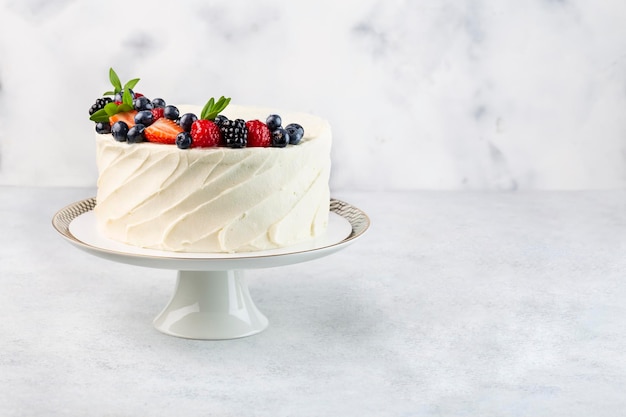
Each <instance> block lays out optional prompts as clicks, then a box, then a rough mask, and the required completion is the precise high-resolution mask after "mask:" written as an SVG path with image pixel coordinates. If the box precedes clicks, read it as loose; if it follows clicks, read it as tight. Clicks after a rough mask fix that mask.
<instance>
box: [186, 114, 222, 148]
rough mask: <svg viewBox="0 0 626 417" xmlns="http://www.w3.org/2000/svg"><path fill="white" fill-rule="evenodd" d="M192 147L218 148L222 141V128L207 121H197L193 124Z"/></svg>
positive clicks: (191, 132)
mask: <svg viewBox="0 0 626 417" xmlns="http://www.w3.org/2000/svg"><path fill="white" fill-rule="evenodd" d="M190 134H191V139H192V140H193V142H192V143H191V147H193V148H209V147H211V146H218V145H219V144H220V141H221V140H222V135H221V134H220V128H219V127H217V125H216V124H215V123H214V122H213V121H211V120H205V119H199V120H196V121H195V122H193V123H192V124H191V131H190Z"/></svg>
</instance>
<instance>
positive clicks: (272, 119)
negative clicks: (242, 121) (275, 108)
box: [265, 114, 283, 132]
mask: <svg viewBox="0 0 626 417" xmlns="http://www.w3.org/2000/svg"><path fill="white" fill-rule="evenodd" d="M282 123H283V120H282V119H281V118H280V116H279V115H277V114H270V115H269V116H267V119H266V120H265V124H266V125H267V127H268V129H269V130H270V132H273V131H275V130H276V129H278V128H279V127H280V125H282Z"/></svg>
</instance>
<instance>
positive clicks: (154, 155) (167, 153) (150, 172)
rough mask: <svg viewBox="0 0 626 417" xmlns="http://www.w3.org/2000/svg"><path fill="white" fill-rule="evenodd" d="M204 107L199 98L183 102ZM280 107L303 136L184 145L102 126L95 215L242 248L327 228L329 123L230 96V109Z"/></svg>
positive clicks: (167, 235) (116, 230) (169, 239)
mask: <svg viewBox="0 0 626 417" xmlns="http://www.w3.org/2000/svg"><path fill="white" fill-rule="evenodd" d="M179 109H180V111H181V114H183V113H186V112H193V113H195V114H199V113H200V110H201V108H200V107H198V106H180V107H179ZM271 113H277V114H280V115H281V117H282V119H283V125H287V124H288V123H299V124H301V125H302V126H303V127H304V132H305V134H304V138H303V139H302V141H301V142H300V144H298V145H288V146H287V147H285V148H242V149H230V148H224V147H216V148H192V149H186V150H183V149H179V148H178V147H176V145H162V144H155V143H148V142H144V143H138V144H127V143H124V142H117V141H115V140H114V139H113V138H112V136H111V135H97V138H96V160H97V165H98V171H99V177H98V192H97V196H96V202H97V204H96V207H95V210H94V211H95V216H96V219H97V224H98V228H99V230H100V232H101V233H103V234H104V235H105V236H107V237H109V238H111V239H114V240H117V241H121V242H124V243H128V244H131V245H135V246H141V247H146V248H153V249H161V250H167V251H179V252H246V251H257V250H266V249H273V248H278V247H284V246H288V245H291V244H294V243H298V242H301V241H303V240H306V239H310V238H313V237H315V236H318V235H320V234H322V233H324V232H325V230H326V227H327V224H328V216H329V201H330V192H329V177H330V149H331V142H332V139H331V130H330V126H329V124H328V123H327V122H326V121H325V120H323V119H321V118H319V117H316V116H313V115H309V114H304V113H288V112H283V111H280V110H275V109H267V108H255V107H242V106H234V105H231V106H229V107H228V108H227V109H226V110H225V111H224V112H223V114H225V115H226V116H227V117H229V118H231V119H235V118H242V119H244V120H253V119H259V120H265V118H266V117H267V116H268V115H269V114H271Z"/></svg>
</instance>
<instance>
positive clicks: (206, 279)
mask: <svg viewBox="0 0 626 417" xmlns="http://www.w3.org/2000/svg"><path fill="white" fill-rule="evenodd" d="M267 324H268V320H267V318H266V317H265V316H264V315H263V313H261V312H260V311H259V309H258V308H257V307H256V305H255V304H254V301H252V298H251V297H250V292H249V291H248V285H247V283H246V280H245V277H244V273H243V271H237V270H228V271H178V278H177V279H176V286H175V290H174V295H173V296H172V298H171V299H170V301H169V302H168V304H167V306H166V307H165V308H164V309H163V311H162V312H161V313H160V314H159V315H158V316H157V317H156V318H155V319H154V327H156V328H157V330H159V331H161V332H163V333H165V334H168V335H171V336H177V337H184V338H188V339H203V340H219V339H235V338H239V337H245V336H250V335H253V334H256V333H259V332H261V331H263V329H265V328H266V327H267Z"/></svg>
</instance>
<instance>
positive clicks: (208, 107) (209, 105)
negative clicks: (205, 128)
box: [200, 97, 215, 119]
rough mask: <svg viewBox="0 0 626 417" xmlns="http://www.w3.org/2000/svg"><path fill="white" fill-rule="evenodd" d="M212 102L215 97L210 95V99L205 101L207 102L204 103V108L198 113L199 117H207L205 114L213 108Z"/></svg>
mask: <svg viewBox="0 0 626 417" xmlns="http://www.w3.org/2000/svg"><path fill="white" fill-rule="evenodd" d="M214 103H215V99H214V98H213V97H211V99H210V100H209V101H207V103H206V104H205V105H204V108H203V109H202V112H201V113H200V118H201V119H207V117H206V116H207V115H208V114H209V113H210V112H211V109H213V104H214Z"/></svg>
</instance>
